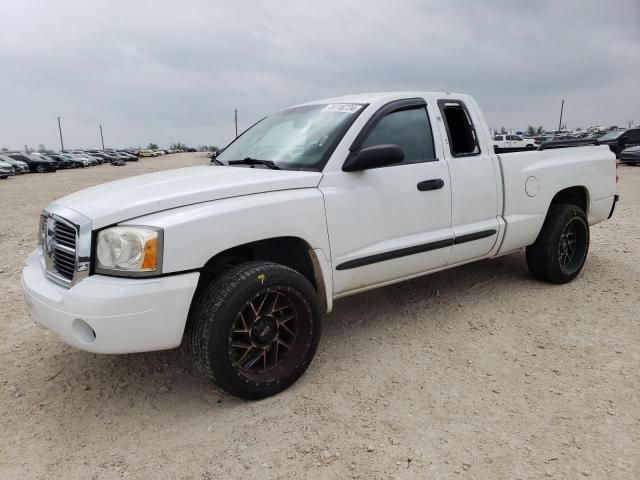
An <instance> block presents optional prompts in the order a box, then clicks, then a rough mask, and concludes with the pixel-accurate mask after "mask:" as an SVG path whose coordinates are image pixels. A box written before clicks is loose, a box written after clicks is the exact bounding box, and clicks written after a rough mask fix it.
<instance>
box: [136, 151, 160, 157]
mask: <svg viewBox="0 0 640 480" xmlns="http://www.w3.org/2000/svg"><path fill="white" fill-rule="evenodd" d="M140 156H141V157H157V156H158V153H157V152H154V151H153V150H140Z"/></svg>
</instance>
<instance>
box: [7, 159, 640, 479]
mask: <svg viewBox="0 0 640 480" xmlns="http://www.w3.org/2000/svg"><path fill="white" fill-rule="evenodd" d="M204 163H206V159H205V158H204V157H203V156H202V155H201V154H179V155H168V156H165V157H161V158H156V159H143V160H141V161H140V162H138V163H137V164H130V165H128V166H127V167H121V168H116V167H111V166H108V165H103V166H99V167H93V168H90V169H88V170H87V169H85V170H72V171H62V172H58V173H56V174H40V175H35V174H34V175H24V176H22V177H14V178H10V179H8V180H7V181H0V198H1V199H2V213H1V216H0V252H1V253H0V292H2V295H0V358H1V359H2V366H1V367H2V368H0V431H1V432H2V434H1V436H0V478H3V479H13V478H21V479H22V478H36V479H37V478H43V479H44V478H47V479H50V478H64V479H74V478H82V479H85V478H97V479H116V478H145V479H146V478H178V479H214V478H215V479H217V478H221V479H222V478H225V479H226V478H244V479H246V478H262V479H267V478H327V479H329V478H362V479H372V478H385V479H386V478H403V479H405V478H406V479H413V478H438V479H441V478H456V479H457V478H469V479H470V478H475V479H516V478H522V479H535V478H565V479H576V478H586V477H593V478H598V479H605V478H606V479H623V478H624V479H637V478H640V454H639V452H640V401H639V400H640V398H639V392H640V377H639V375H638V372H639V371H640V323H639V321H638V313H639V312H640V297H639V295H638V292H639V291H640V247H638V243H637V242H638V241H639V240H640V220H639V213H638V212H640V188H638V185H640V168H633V167H622V168H621V181H620V184H619V190H620V193H621V196H622V201H621V204H620V205H619V208H618V210H617V211H616V214H615V216H614V218H613V219H612V220H611V221H609V222H605V223H603V224H600V225H598V226H596V227H594V228H593V229H592V243H591V251H590V253H589V259H588V260H587V264H586V267H585V269H584V271H583V273H582V274H581V275H580V276H579V277H578V278H577V279H576V280H575V281H574V282H572V283H570V284H568V285H563V286H552V285H547V284H543V283H539V282H536V281H534V280H532V279H531V278H530V277H529V276H528V274H527V270H526V266H525V262H524V258H523V255H522V254H514V255H509V256H506V257H502V258H499V259H496V260H492V261H485V262H480V263H476V264H473V265H468V266H464V267H461V268H458V269H455V270H450V271H447V272H442V273H438V274H435V275H431V276H428V277H424V278H422V279H418V280H414V281H410V282H406V283H403V284H399V285H395V286H391V287H387V288H383V289H380V290H376V291H373V292H369V293H365V294H361V295H358V296H354V297H351V298H348V299H344V300H340V301H338V302H336V305H335V309H334V312H333V313H332V314H331V315H329V316H328V317H327V319H326V322H325V329H324V334H323V335H324V336H323V339H322V341H321V345H320V348H319V350H318V354H317V356H316V359H315V361H314V362H313V364H312V365H311V367H310V369H309V370H308V371H307V373H306V375H305V376H304V377H303V378H302V379H301V380H300V381H299V382H298V383H297V384H296V385H294V386H293V387H292V388H290V389H289V390H288V391H286V392H284V393H282V394H280V395H278V396H276V397H274V398H270V399H267V400H263V401H260V402H253V403H248V402H243V401H239V400H237V399H234V398H231V397H229V396H227V395H225V394H223V393H221V392H219V391H217V390H215V389H213V388H212V387H211V386H209V385H208V384H206V383H205V382H204V381H203V380H202V379H201V378H199V377H198V375H197V374H196V373H195V371H194V370H193V369H192V368H191V366H190V363H189V358H188V357H186V356H184V355H181V354H180V353H179V352H178V351H177V350H173V351H166V352H156V353H147V354H135V355H119V356H107V355H93V354H89V353H85V352H81V351H78V350H75V349H73V348H71V347H68V346H66V345H64V344H63V343H62V342H61V341H60V340H58V338H57V337H56V336H55V335H53V334H47V332H44V331H42V330H39V329H38V328H36V327H35V326H34V324H33V323H32V322H31V321H30V319H29V318H28V316H27V313H26V309H25V305H24V301H23V299H22V293H21V288H20V270H21V263H22V261H23V260H24V258H25V257H26V256H27V254H28V253H29V252H30V251H31V250H32V249H33V248H35V246H36V230H37V220H38V214H39V212H40V210H41V208H42V207H43V206H45V205H46V204H48V203H49V202H51V201H53V200H54V199H56V198H58V197H60V196H62V195H65V194H67V193H70V192H73V191H75V190H78V189H81V188H84V187H88V186H90V185H94V184H97V183H101V182H105V181H109V180H112V179H116V178H122V177H125V176H130V175H134V174H139V173H143V172H149V171H153V170H162V169H167V168H173V167H176V166H188V165H196V164H204ZM125 334H126V332H123V335H125Z"/></svg>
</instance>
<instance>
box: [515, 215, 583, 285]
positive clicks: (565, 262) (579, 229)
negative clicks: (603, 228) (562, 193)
mask: <svg viewBox="0 0 640 480" xmlns="http://www.w3.org/2000/svg"><path fill="white" fill-rule="evenodd" d="M572 232H573V233H572ZM572 240H573V247H572V244H571V241H572ZM588 252H589V223H588V221H587V216H586V215H585V213H584V211H583V210H582V209H581V208H580V207H578V206H576V205H551V207H550V208H549V212H548V213H547V218H546V219H545V222H544V225H543V226H542V230H541V231H540V234H539V235H538V238H537V239H536V241H535V243H534V244H533V245H530V246H528V247H527V266H528V267H529V271H530V272H531V274H532V275H533V276H534V277H535V278H537V279H539V280H543V281H545V282H550V283H558V284H560V283H567V282H570V281H571V280H573V279H574V278H575V277H576V276H577V275H578V274H579V273H580V271H581V270H582V267H583V266H584V262H585V260H586V259H587V254H588Z"/></svg>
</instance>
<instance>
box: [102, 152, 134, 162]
mask: <svg viewBox="0 0 640 480" xmlns="http://www.w3.org/2000/svg"><path fill="white" fill-rule="evenodd" d="M107 152H108V153H109V154H110V155H113V156H114V157H117V158H119V159H121V160H124V161H125V162H129V161H132V162H137V161H138V157H136V156H135V155H131V154H130V153H127V152H122V151H120V150H108V151H107Z"/></svg>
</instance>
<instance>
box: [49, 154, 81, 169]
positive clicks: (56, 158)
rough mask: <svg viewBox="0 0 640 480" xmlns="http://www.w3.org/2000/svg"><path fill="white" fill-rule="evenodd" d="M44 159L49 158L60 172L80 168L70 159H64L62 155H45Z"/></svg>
mask: <svg viewBox="0 0 640 480" xmlns="http://www.w3.org/2000/svg"><path fill="white" fill-rule="evenodd" d="M42 157H43V158H48V159H49V160H51V161H52V162H54V163H55V164H56V168H57V169H58V170H65V169H67V168H77V167H79V166H80V165H78V164H76V163H75V162H73V161H71V160H69V159H68V158H64V157H62V156H61V155H58V154H56V153H50V154H48V155H43V156H42Z"/></svg>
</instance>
